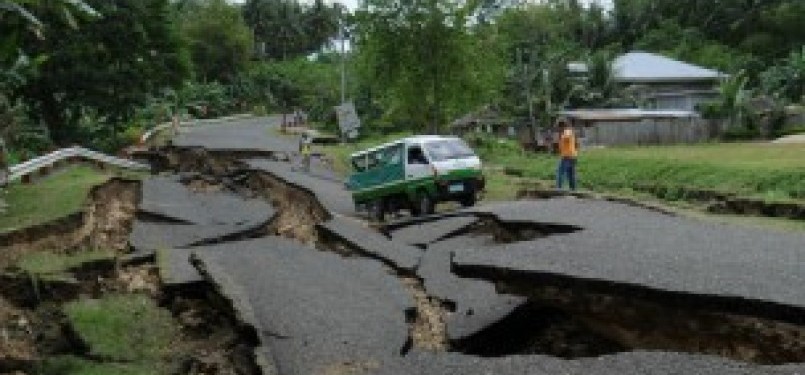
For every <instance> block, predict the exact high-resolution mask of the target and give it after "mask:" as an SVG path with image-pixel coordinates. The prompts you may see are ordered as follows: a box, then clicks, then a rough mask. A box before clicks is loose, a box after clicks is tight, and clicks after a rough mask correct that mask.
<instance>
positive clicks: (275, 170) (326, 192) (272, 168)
mask: <svg viewBox="0 0 805 375" xmlns="http://www.w3.org/2000/svg"><path fill="white" fill-rule="evenodd" d="M244 162H245V163H246V164H247V165H248V166H249V168H251V169H253V170H258V171H264V172H268V173H269V174H271V175H273V176H274V177H276V178H279V179H281V180H283V181H285V182H286V183H289V184H291V185H294V186H296V187H298V188H302V189H305V190H307V191H309V192H310V193H312V194H313V195H314V196H315V197H316V199H317V200H318V201H319V203H321V204H322V205H323V206H324V207H325V208H326V209H327V210H328V211H330V212H331V213H338V214H341V215H355V205H354V204H353V202H352V195H351V194H350V193H349V192H348V191H347V190H345V189H344V185H343V184H340V183H337V182H334V181H332V180H330V179H324V178H319V177H316V176H312V175H308V174H305V173H301V172H298V171H295V170H294V166H293V165H292V164H289V163H285V162H277V161H272V160H265V159H250V160H244Z"/></svg>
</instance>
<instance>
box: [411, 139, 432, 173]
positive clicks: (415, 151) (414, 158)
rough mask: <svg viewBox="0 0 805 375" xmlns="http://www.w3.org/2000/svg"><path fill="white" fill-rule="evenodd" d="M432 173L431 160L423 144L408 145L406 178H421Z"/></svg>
mask: <svg viewBox="0 0 805 375" xmlns="http://www.w3.org/2000/svg"><path fill="white" fill-rule="evenodd" d="M432 174H433V172H432V170H431V166H430V162H429V161H428V157H427V156H426V155H425V150H423V149H422V146H421V145H418V144H412V145H408V149H407V151H406V160H405V180H406V181H413V180H419V179H422V178H425V177H429V176H431V175H432Z"/></svg>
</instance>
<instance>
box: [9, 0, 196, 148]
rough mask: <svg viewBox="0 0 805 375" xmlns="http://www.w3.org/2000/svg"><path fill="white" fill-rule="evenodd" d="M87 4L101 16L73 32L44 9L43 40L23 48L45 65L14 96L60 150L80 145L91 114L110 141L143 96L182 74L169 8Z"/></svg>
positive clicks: (155, 3)
mask: <svg viewBox="0 0 805 375" xmlns="http://www.w3.org/2000/svg"><path fill="white" fill-rule="evenodd" d="M88 3H89V5H90V6H92V7H93V8H94V9H96V10H97V11H98V12H99V13H101V14H102V15H103V16H102V17H101V18H99V19H97V20H95V21H94V22H88V23H85V24H83V25H82V26H81V27H80V28H79V29H77V30H75V29H73V28H72V27H71V25H70V23H69V22H67V21H64V20H63V19H62V18H61V17H62V16H61V13H59V12H58V11H57V10H56V9H44V10H43V12H42V16H41V18H42V19H43V20H47V21H46V22H45V25H46V26H45V28H44V32H43V34H44V38H41V39H40V38H37V37H33V36H29V37H28V38H27V40H26V41H25V43H26V46H28V47H29V50H30V51H31V52H32V53H34V54H45V55H46V56H47V59H46V60H45V61H44V62H43V63H42V64H41V66H40V67H39V72H38V74H36V75H35V77H33V78H31V79H30V80H29V81H28V83H27V84H26V85H25V86H24V87H23V88H22V89H21V90H20V94H21V95H23V96H24V97H25V99H26V100H27V102H28V103H29V104H30V107H31V109H32V111H31V114H32V116H33V117H34V118H37V119H41V120H43V121H44V122H45V123H46V124H47V126H48V128H49V130H50V133H51V137H52V139H53V140H54V142H56V143H57V144H61V145H64V144H69V143H73V142H81V136H80V134H79V133H78V131H77V127H78V123H79V120H80V119H81V118H82V116H85V115H86V114H90V113H91V114H94V115H95V116H96V117H97V118H98V119H99V120H100V121H103V122H104V123H105V124H107V125H108V126H109V130H110V133H111V134H113V135H114V134H115V132H116V131H117V129H118V128H119V127H120V126H121V125H122V124H124V123H125V121H127V120H128V119H129V118H130V117H131V115H132V114H133V112H134V109H135V108H136V107H137V106H138V105H141V104H142V103H144V102H145V99H146V97H147V95H148V94H150V93H156V92H157V91H158V90H159V89H161V88H163V87H169V86H176V85H178V84H179V83H180V82H181V81H182V80H183V79H184V78H185V76H186V74H187V72H188V66H187V61H186V59H185V58H184V57H183V53H182V50H181V48H180V44H179V38H178V34H177V33H176V31H175V29H174V25H173V23H172V22H171V17H170V16H169V7H168V2H167V0H91V1H89V2H88Z"/></svg>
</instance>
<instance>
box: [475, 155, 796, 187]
mask: <svg viewBox="0 0 805 375" xmlns="http://www.w3.org/2000/svg"><path fill="white" fill-rule="evenodd" d="M494 142H498V145H497V146H496V147H481V148H479V152H480V153H481V154H482V157H483V159H484V160H486V161H487V162H488V163H489V164H490V165H492V166H498V167H500V168H502V169H504V171H505V172H506V173H507V174H509V175H513V176H519V177H525V178H531V179H537V180H545V181H549V182H550V181H553V179H554V178H555V173H556V170H555V169H556V157H555V156H551V155H548V154H531V153H528V154H525V153H522V152H520V151H517V150H516V148H515V147H516V145H508V146H504V145H505V144H506V143H507V142H508V141H494ZM803 152H805V145H795V144H791V145H783V144H762V143H721V144H701V145H684V146H649V147H646V146H642V147H612V148H596V149H588V150H583V151H582V152H581V155H580V156H579V164H578V175H579V184H580V186H581V187H582V188H584V189H588V190H593V191H599V192H614V191H622V192H623V191H628V190H634V191H643V192H645V191H648V190H651V191H662V192H663V193H662V194H663V196H661V198H664V199H667V200H677V199H684V198H685V194H686V192H690V191H692V190H712V191H714V192H720V193H724V194H735V195H738V196H744V197H752V198H761V199H765V200H771V201H774V200H805V159H802V157H801V156H800V155H802V153H803ZM549 186H550V185H549Z"/></svg>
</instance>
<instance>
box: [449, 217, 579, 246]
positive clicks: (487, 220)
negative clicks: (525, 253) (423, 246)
mask: <svg viewBox="0 0 805 375" xmlns="http://www.w3.org/2000/svg"><path fill="white" fill-rule="evenodd" d="M478 217H479V220H478V222H477V223H475V224H472V225H470V226H468V227H466V228H462V229H461V230H458V231H455V232H453V233H448V234H446V235H445V236H443V237H442V238H440V239H438V240H437V241H435V242H440V241H445V240H448V239H451V238H455V237H458V236H470V237H475V238H480V239H481V242H483V243H485V244H487V245H489V246H492V245H495V244H508V243H515V242H522V241H533V240H536V239H539V238H544V237H548V236H552V235H557V234H569V233H573V232H577V231H580V230H582V229H583V228H581V227H577V226H573V225H567V224H556V223H537V222H529V221H502V220H499V219H498V218H497V217H495V216H494V215H487V214H479V215H478Z"/></svg>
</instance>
